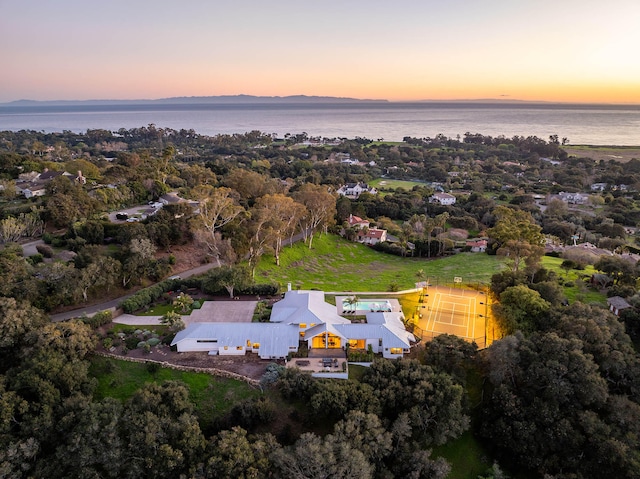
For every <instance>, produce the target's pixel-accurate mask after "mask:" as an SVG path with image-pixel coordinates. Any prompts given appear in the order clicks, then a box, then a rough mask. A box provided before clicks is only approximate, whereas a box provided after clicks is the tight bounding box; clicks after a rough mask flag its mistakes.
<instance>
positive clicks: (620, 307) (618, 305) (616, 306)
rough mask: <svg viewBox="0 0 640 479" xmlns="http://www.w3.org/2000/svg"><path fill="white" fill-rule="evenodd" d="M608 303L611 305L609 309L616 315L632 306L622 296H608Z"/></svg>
mask: <svg viewBox="0 0 640 479" xmlns="http://www.w3.org/2000/svg"><path fill="white" fill-rule="evenodd" d="M607 304H608V305H609V311H611V312H612V313H613V314H615V315H616V316H620V312H621V311H624V310H625V309H628V308H631V307H632V306H631V305H630V304H629V303H627V301H626V300H625V299H624V298H622V297H620V296H612V297H610V298H607Z"/></svg>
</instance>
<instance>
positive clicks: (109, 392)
mask: <svg viewBox="0 0 640 479" xmlns="http://www.w3.org/2000/svg"><path fill="white" fill-rule="evenodd" d="M89 372H90V374H91V375H92V376H93V377H95V378H96V379H97V380H98V386H97V388H96V391H95V394H94V396H95V399H97V400H100V399H103V398H105V397H112V398H116V399H119V400H121V401H126V400H127V399H129V398H130V397H131V396H132V395H133V394H134V393H135V392H136V391H137V390H138V389H139V388H140V387H142V386H143V385H144V384H145V383H150V382H156V383H161V382H163V381H182V382H183V383H185V384H186V385H187V386H188V387H189V397H190V399H191V400H192V401H193V403H194V404H195V411H196V415H197V416H198V418H199V420H200V424H201V425H203V426H204V427H206V426H207V425H210V424H212V423H213V421H214V420H215V419H216V418H218V417H220V416H222V415H223V414H224V413H225V412H227V411H228V410H229V409H230V408H231V407H233V405H234V404H237V403H238V402H240V401H242V400H243V399H246V398H250V397H257V396H259V395H260V391H259V390H257V389H255V388H252V387H251V386H249V385H248V384H247V383H245V382H243V381H236V380H234V379H226V378H218V377H214V376H211V375H209V374H203V373H194V372H186V371H177V370H175V369H169V368H160V369H158V370H157V371H156V372H155V373H151V372H149V370H148V368H147V365H146V364H142V363H132V362H129V361H121V360H117V359H112V358H104V357H102V356H94V357H93V358H91V366H90V370H89Z"/></svg>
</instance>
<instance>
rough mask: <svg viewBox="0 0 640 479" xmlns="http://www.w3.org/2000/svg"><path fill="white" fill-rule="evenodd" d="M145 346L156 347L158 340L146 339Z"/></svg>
mask: <svg viewBox="0 0 640 479" xmlns="http://www.w3.org/2000/svg"><path fill="white" fill-rule="evenodd" d="M147 344H148V345H149V346H157V345H158V344H160V339H158V338H149V339H147Z"/></svg>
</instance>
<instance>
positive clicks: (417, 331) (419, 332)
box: [413, 325, 488, 349]
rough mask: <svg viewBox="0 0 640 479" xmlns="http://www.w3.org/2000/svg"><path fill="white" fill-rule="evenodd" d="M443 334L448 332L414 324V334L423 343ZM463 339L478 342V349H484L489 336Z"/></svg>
mask: <svg viewBox="0 0 640 479" xmlns="http://www.w3.org/2000/svg"><path fill="white" fill-rule="evenodd" d="M441 334H447V333H445V332H440V331H425V330H424V329H422V328H421V327H419V326H417V325H416V326H414V328H413V335H414V336H415V338H416V339H420V340H421V342H423V343H425V342H429V341H431V340H433V338H435V337H436V336H440V335H441ZM458 337H460V336H458ZM462 339H464V340H465V341H468V342H470V343H471V342H473V343H476V345H477V346H478V349H484V348H486V347H487V346H488V344H487V341H486V339H487V338H485V337H484V336H480V337H478V338H462Z"/></svg>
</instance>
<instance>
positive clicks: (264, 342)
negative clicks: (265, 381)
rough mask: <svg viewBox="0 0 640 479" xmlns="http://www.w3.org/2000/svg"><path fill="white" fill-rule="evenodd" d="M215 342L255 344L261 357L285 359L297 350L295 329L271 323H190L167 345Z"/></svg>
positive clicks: (238, 344)
mask: <svg viewBox="0 0 640 479" xmlns="http://www.w3.org/2000/svg"><path fill="white" fill-rule="evenodd" d="M213 339H216V340H217V343H216V344H217V346H218V347H222V346H230V347H237V346H243V347H246V345H247V341H250V342H251V344H254V343H259V344H260V348H259V349H258V354H259V355H260V357H261V358H271V357H277V358H282V357H285V356H286V355H287V354H288V353H289V348H290V347H293V346H295V347H296V349H297V347H298V341H299V328H298V327H297V326H296V325H293V324H274V323H192V324H190V325H189V326H187V327H186V328H185V329H183V330H182V331H180V332H179V333H178V334H176V336H175V338H173V341H172V342H171V346H174V345H176V344H178V343H180V342H181V341H193V340H196V341H197V340H213Z"/></svg>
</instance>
